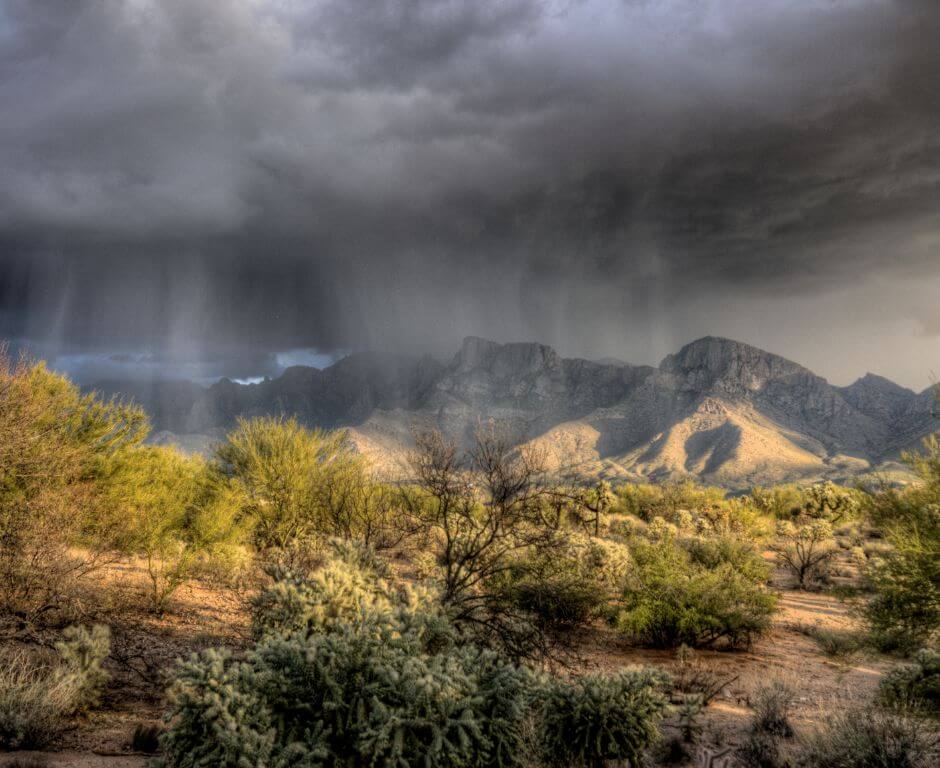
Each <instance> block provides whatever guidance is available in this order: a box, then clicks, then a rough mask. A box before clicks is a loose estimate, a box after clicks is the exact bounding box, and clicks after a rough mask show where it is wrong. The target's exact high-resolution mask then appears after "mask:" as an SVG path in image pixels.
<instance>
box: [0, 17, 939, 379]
mask: <svg viewBox="0 0 940 768" xmlns="http://www.w3.org/2000/svg"><path fill="white" fill-rule="evenodd" d="M938 39H940V3H938V2H937V1H936V0H760V2H757V0H543V1H542V2H538V1H537V0H370V1H369V2H365V1H363V2H351V0H227V1H226V2H218V0H0V116H2V119H0V338H7V339H12V340H13V341H14V342H15V343H17V344H21V345H22V344H28V345H29V346H31V347H32V348H34V349H36V350H38V351H39V352H40V353H41V354H45V355H49V356H53V357H55V359H56V360H58V361H59V364H60V365H61V366H62V367H65V368H69V367H71V368H72V369H73V370H75V371H78V372H79V374H80V375H83V376H94V375H99V374H102V373H106V374H108V375H111V374H120V373H121V372H127V371H132V370H135V371H146V372H148V374H147V375H151V374H159V375H176V374H181V375H182V374H185V375H222V374H223V373H224V374H227V375H232V376H239V377H247V376H255V375H262V374H264V373H269V372H272V371H276V369H277V368H278V367H279V366H282V365H284V364H287V363H289V362H298V361H306V362H318V361H320V362H322V361H325V360H329V359H331V357H333V356H335V355H338V354H342V353H343V352H344V351H347V350H355V349H362V348H381V349H399V350H402V351H407V352H421V351H430V352H433V353H436V354H439V355H444V354H445V353H447V352H450V351H452V350H453V348H454V347H455V345H456V344H457V343H459V339H460V338H461V337H462V336H464V335H467V334H476V335H482V336H487V337H490V338H494V339H497V340H538V341H543V342H546V343H549V344H553V345H555V346H556V347H557V348H558V349H559V351H561V352H562V353H564V354H566V355H577V356H583V357H600V356H608V355H610V356H618V357H621V358H624V359H626V360H629V361H633V362H637V363H655V362H657V361H658V360H659V359H660V358H661V357H662V356H663V355H665V354H666V353H668V352H670V351H674V350H675V349H676V348H677V347H678V346H680V345H681V344H682V343H685V342H687V341H689V340H691V339H694V338H696V337H699V336H702V335H706V334H716V335H724V336H731V337H734V338H738V339H741V340H744V341H748V342H751V343H755V344H758V345H760V346H763V347H765V348H767V349H770V350H772V351H775V352H779V353H781V354H785V355H786V356H788V357H791V358H794V359H796V360H798V361H800V362H802V363H804V364H806V365H808V366H809V367H811V368H813V369H814V370H816V371H817V372H819V373H821V374H823V375H825V376H827V377H828V378H830V379H831V380H832V381H834V382H836V383H840V384H844V383H848V382H850V381H851V380H852V379H854V378H855V377H857V376H859V375H861V374H863V373H864V372H866V371H873V372H876V373H881V374H883V375H886V376H889V377H891V378H894V379H895V380H897V381H899V382H901V383H903V384H905V385H908V386H911V387H914V388H917V389H921V388H923V387H925V386H926V385H927V384H928V383H929V381H930V377H931V372H932V371H933V372H936V373H938V374H940V302H938V300H937V297H938V296H940V45H938V44H937V40H938Z"/></svg>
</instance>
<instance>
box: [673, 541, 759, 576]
mask: <svg viewBox="0 0 940 768" xmlns="http://www.w3.org/2000/svg"><path fill="white" fill-rule="evenodd" d="M682 544H683V546H684V547H685V548H686V550H688V553H689V556H690V557H691V558H692V562H693V563H695V564H696V565H700V566H702V567H703V568H708V569H715V568H719V567H721V566H722V565H725V564H726V565H730V566H731V567H732V568H733V569H734V570H735V571H736V572H737V573H739V574H741V575H742V576H744V577H745V578H747V579H749V580H751V581H754V582H763V581H767V579H769V578H770V568H769V567H768V565H767V563H766V562H765V561H764V558H763V557H761V555H760V553H759V552H758V551H757V549H756V547H755V546H754V544H753V543H752V542H751V541H749V540H748V539H742V538H741V537H738V536H730V535H724V536H696V537H694V538H690V539H686V540H684V541H683V542H682Z"/></svg>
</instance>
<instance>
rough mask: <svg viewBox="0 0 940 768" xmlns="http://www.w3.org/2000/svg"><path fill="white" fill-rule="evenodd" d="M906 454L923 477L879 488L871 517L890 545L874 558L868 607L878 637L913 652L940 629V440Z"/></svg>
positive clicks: (933, 439)
mask: <svg viewBox="0 0 940 768" xmlns="http://www.w3.org/2000/svg"><path fill="white" fill-rule="evenodd" d="M905 460H906V461H907V462H908V464H909V465H910V466H911V468H912V469H913V470H914V471H915V473H916V474H917V476H918V480H919V483H917V484H916V485H914V486H913V487H911V488H909V489H906V490H896V489H891V488H887V489H884V490H882V491H881V492H880V493H878V494H875V495H874V496H873V497H872V499H871V502H870V505H869V510H868V512H869V517H870V519H871V521H872V523H873V524H874V525H875V526H878V527H879V528H880V529H881V530H883V531H884V532H885V533H886V538H887V540H888V542H889V543H890V544H891V549H890V550H889V551H888V552H887V553H885V554H884V556H883V557H880V558H874V559H873V560H874V562H873V565H872V567H871V569H870V571H869V574H868V577H869V578H868V581H869V584H870V586H871V588H872V589H873V590H874V593H875V594H874V596H873V598H872V600H871V601H870V602H869V604H868V607H867V609H866V611H865V613H866V617H867V619H868V623H869V626H870V628H871V634H872V640H873V642H874V643H875V644H876V645H877V646H878V647H879V648H881V649H882V650H899V651H902V652H911V651H914V650H916V649H917V648H920V647H922V646H924V645H927V644H928V643H929V642H930V641H931V639H932V638H933V637H934V636H935V635H936V634H937V632H938V630H940V441H938V439H937V437H936V436H933V437H931V438H929V439H928V440H926V441H925V442H924V449H923V452H922V453H919V454H906V455H905Z"/></svg>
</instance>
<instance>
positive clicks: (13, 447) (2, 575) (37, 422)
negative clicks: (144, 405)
mask: <svg viewBox="0 0 940 768" xmlns="http://www.w3.org/2000/svg"><path fill="white" fill-rule="evenodd" d="M147 430H148V425H147V419H146V417H145V415H144V413H143V411H141V410H140V409H139V408H134V407H129V406H125V405H123V404H122V403H119V402H117V401H113V400H112V401H104V400H101V399H99V398H98V397H97V396H96V395H95V394H87V395H83V394H82V393H81V392H80V391H79V389H78V387H77V386H75V385H74V384H73V383H72V382H70V381H69V380H68V379H66V378H65V377H63V376H60V375H58V374H56V373H53V372H51V371H49V370H48V369H47V368H46V367H45V365H43V364H41V363H39V364H34V363H32V362H31V361H28V360H26V359H21V360H20V361H19V362H14V361H12V360H11V359H10V357H9V355H8V353H7V349H6V346H5V345H3V344H0V613H5V614H16V615H17V616H18V617H20V618H23V617H25V618H26V619H27V620H29V621H32V620H34V619H36V620H38V619H40V618H48V617H50V616H53V615H54V613H55V609H57V608H59V607H60V606H62V605H67V604H68V603H69V602H70V600H71V598H73V597H74V590H75V587H76V582H77V580H78V579H79V578H80V577H82V576H85V575H87V574H89V573H91V572H92V571H94V570H95V568H96V567H97V566H98V565H100V563H101V560H102V557H101V555H102V554H103V553H105V552H109V551H111V550H112V549H113V546H114V543H115V542H114V529H115V528H116V527H118V523H119V521H120V515H119V514H117V513H116V511H115V509H114V508H113V505H112V504H110V499H109V496H108V494H107V492H106V491H107V488H108V481H109V467H110V465H111V462H112V461H114V460H115V459H116V458H117V457H119V456H120V455H121V454H122V453H123V452H124V451H126V450H128V449H130V448H133V447H134V446H135V445H136V444H137V443H139V442H140V441H141V440H143V439H144V437H145V436H146V433H147Z"/></svg>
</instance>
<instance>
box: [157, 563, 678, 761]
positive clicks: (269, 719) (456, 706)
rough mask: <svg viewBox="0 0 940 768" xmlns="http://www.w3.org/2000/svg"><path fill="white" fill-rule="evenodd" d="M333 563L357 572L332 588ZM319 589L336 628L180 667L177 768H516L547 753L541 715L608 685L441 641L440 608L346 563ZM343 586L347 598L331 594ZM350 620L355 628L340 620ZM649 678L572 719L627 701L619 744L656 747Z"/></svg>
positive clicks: (170, 757)
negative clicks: (538, 749)
mask: <svg viewBox="0 0 940 768" xmlns="http://www.w3.org/2000/svg"><path fill="white" fill-rule="evenodd" d="M331 564H334V565H336V567H337V568H339V567H340V566H342V569H344V570H345V571H347V572H348V573H346V575H345V576H344V577H343V578H341V579H339V580H337V581H335V582H331V578H332V577H331V576H328V575H326V573H327V572H328V570H329V569H330V568H331ZM351 574H355V575H354V576H351ZM347 577H348V578H347ZM309 579H310V581H309V583H306V584H305V585H304V589H305V590H306V592H307V593H310V594H315V595H316V596H315V598H314V599H313V601H312V605H314V606H315V607H316V608H317V609H318V610H321V609H322V613H323V615H326V616H328V617H329V620H324V621H313V622H308V623H307V624H306V625H305V626H303V627H302V628H301V629H299V630H296V631H286V632H284V631H282V632H277V631H274V630H275V629H277V628H276V627H274V626H272V627H271V631H268V632H266V633H264V634H263V636H262V639H261V641H260V642H259V643H258V644H257V645H256V646H255V648H254V649H253V650H251V651H250V652H249V653H248V654H247V656H246V657H245V658H244V659H243V660H237V659H234V658H233V657H232V656H231V655H229V654H227V653H224V652H220V651H207V652H204V653H202V654H200V655H197V656H194V657H192V658H191V659H190V660H189V661H188V662H186V663H185V664H183V665H182V666H181V667H180V669H179V671H178V673H177V676H176V679H175V681H174V683H173V684H172V686H171V689H170V694H169V700H170V711H169V713H168V717H167V721H168V726H169V727H168V730H167V732H166V734H165V735H164V736H163V737H162V745H163V748H164V754H165V760H166V764H167V765H168V766H193V768H196V767H197V766H199V767H203V766H204V767H205V768H208V767H209V766H212V767H213V768H216V767H217V766H221V767H223V768H224V767H225V766H232V768H235V767H236V766H239V767H240V766H243V765H271V766H287V765H292V766H294V765H297V766H300V765H311V766H312V765H340V764H342V765H364V764H370V765H372V764H380V765H426V766H430V767H431V768H434V766H467V765H474V766H506V767H507V768H509V767H511V766H518V765H521V764H522V763H523V762H524V761H526V760H528V759H529V758H530V757H531V753H532V748H530V742H529V740H530V739H531V747H535V746H537V742H536V740H537V739H539V740H540V739H541V738H542V734H543V733H544V732H545V729H546V727H545V726H543V722H544V720H543V717H542V714H541V713H542V712H544V711H547V710H548V709H550V708H548V707H545V706H537V704H539V703H540V702H550V701H557V700H558V699H559V698H560V697H561V695H562V694H561V693H560V690H561V688H563V687H565V686H574V687H577V688H578V690H581V689H588V688H590V689H591V690H594V687H596V686H601V685H602V683H600V682H598V683H593V682H592V683H591V684H590V686H589V685H588V684H587V683H584V682H583V681H581V682H578V681H575V682H573V683H562V682H560V681H559V682H556V683H554V684H553V686H552V687H551V688H550V689H545V687H544V685H545V684H544V683H543V682H542V679H541V678H540V677H538V676H537V675H535V674H533V673H531V672H528V671H527V670H525V669H524V668H521V667H517V666H515V665H513V664H511V663H509V662H507V661H505V660H503V659H502V658H501V657H499V656H498V655H496V654H495V653H493V652H492V651H489V650H485V649H481V648H479V647H478V646H476V645H474V644H472V643H466V642H464V643H454V642H434V641H432V638H434V637H438V638H439V637H440V636H441V634H444V635H447V634H448V633H452V632H453V630H449V629H445V630H444V632H443V633H441V632H440V628H441V626H442V625H446V624H447V618H446V616H445V615H444V614H443V612H442V611H441V607H440V603H439V601H437V600H435V599H434V598H435V597H439V596H436V595H434V594H433V593H432V592H424V593H420V592H415V591H409V590H404V591H399V590H393V589H389V588H388V587H387V585H385V584H383V583H382V582H381V580H380V579H378V578H377V577H376V576H375V575H374V574H372V573H369V572H368V570H363V569H362V568H361V567H360V566H359V565H357V564H356V563H355V562H352V563H350V562H347V561H344V560H341V559H339V558H338V557H337V558H336V559H334V560H333V561H329V562H328V563H327V564H326V565H325V566H324V568H323V569H321V570H320V571H317V572H315V573H314V574H312V575H311V576H310V577H309ZM331 583H338V584H341V585H342V587H341V588H340V589H336V590H334V591H333V592H332V593H330V592H329V591H330V589H332V587H330V586H329V585H330V584H331ZM350 583H352V584H353V586H352V587H349V584H350ZM328 593H329V594H328ZM376 596H378V598H377V599H376ZM331 600H336V601H337V604H336V605H334V606H329V605H328V603H329V602H330V601H331ZM339 616H345V617H352V620H333V619H334V618H335V617H339ZM293 626H294V625H291V626H290V627H288V628H287V629H288V630H290V629H292V628H293ZM640 675H641V673H635V676H634V677H631V678H630V680H629V681H628V680H626V679H624V681H623V682H621V683H618V684H616V685H614V688H615V689H617V690H619V694H616V695H615V694H614V693H610V694H608V698H611V699H612V700H613V703H612V704H604V701H606V700H602V701H599V702H598V703H597V704H595V705H594V708H593V709H587V710H578V712H576V713H570V712H569V713H568V716H569V718H571V717H575V716H577V717H578V718H580V720H579V723H585V722H586V723H588V725H579V727H590V722H591V721H592V718H593V719H594V720H595V721H596V720H598V719H603V718H607V717H611V718H612V717H613V712H612V707H613V704H616V703H619V704H620V709H619V711H618V712H617V718H618V724H617V726H616V727H617V728H619V731H618V733H619V734H622V735H620V736H618V739H620V741H621V742H622V743H623V744H626V745H627V747H629V748H639V747H642V746H643V745H644V744H645V743H646V742H647V741H648V740H649V739H650V738H651V734H653V733H655V720H656V718H657V717H658V714H659V711H660V708H657V707H656V706H655V703H656V702H658V701H659V694H658V693H657V692H655V691H654V690H653V685H654V678H655V676H649V677H648V678H645V679H643V678H641V677H640ZM644 680H645V681H644ZM617 685H619V688H617ZM546 690H549V691H550V695H549V694H548V693H546V692H545V691H546ZM651 702H652V703H651ZM551 711H552V712H558V711H562V708H561V707H560V705H559V706H556V708H555V709H551ZM592 712H593V713H594V714H593V715H592V714H591V713H592ZM608 713H610V714H609V715H608ZM620 721H623V722H620ZM603 722H604V723H606V722H607V721H606V720H603ZM593 727H594V728H595V732H596V733H601V732H602V730H603V729H602V728H601V727H600V726H598V725H597V724H596V723H595V725H594V726H593ZM612 727H613V726H612ZM625 748H626V747H625Z"/></svg>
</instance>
